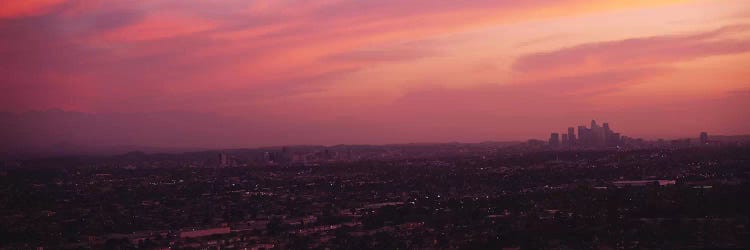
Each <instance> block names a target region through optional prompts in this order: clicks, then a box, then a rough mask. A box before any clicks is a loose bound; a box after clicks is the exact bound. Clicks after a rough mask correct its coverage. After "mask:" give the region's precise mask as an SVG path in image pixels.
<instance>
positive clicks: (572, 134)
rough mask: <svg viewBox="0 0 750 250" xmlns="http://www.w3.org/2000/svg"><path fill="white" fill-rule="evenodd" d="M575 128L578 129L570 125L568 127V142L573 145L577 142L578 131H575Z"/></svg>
mask: <svg viewBox="0 0 750 250" xmlns="http://www.w3.org/2000/svg"><path fill="white" fill-rule="evenodd" d="M575 130H576V129H575V128H573V127H569V128H568V144H570V145H571V146H572V145H575V144H576V133H575Z"/></svg>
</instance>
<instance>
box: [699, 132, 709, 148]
mask: <svg viewBox="0 0 750 250" xmlns="http://www.w3.org/2000/svg"><path fill="white" fill-rule="evenodd" d="M700 139H701V145H706V144H708V133H706V132H701V137H700Z"/></svg>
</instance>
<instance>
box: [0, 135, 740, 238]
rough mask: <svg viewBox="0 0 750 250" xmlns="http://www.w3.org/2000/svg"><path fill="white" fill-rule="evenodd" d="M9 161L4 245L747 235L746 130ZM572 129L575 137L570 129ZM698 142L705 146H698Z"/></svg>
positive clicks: (3, 173) (1, 175) (0, 207)
mask: <svg viewBox="0 0 750 250" xmlns="http://www.w3.org/2000/svg"><path fill="white" fill-rule="evenodd" d="M574 132H575V131H574V129H573V128H572V127H571V128H569V129H568V132H567V133H565V134H563V136H562V138H563V139H562V140H560V137H559V134H557V133H552V135H551V137H550V139H549V142H544V141H541V140H529V141H527V142H505V143H503V142H484V143H442V144H403V145H379V146H378V145H338V146H285V147H273V148H256V149H231V150H221V151H201V152H185V153H176V154H175V153H172V154H170V153H144V152H130V153H126V154H120V155H112V156H88V157H86V156H62V157H61V156H56V157H47V158H16V159H12V158H10V159H6V160H4V161H2V164H3V165H0V180H2V181H0V183H2V184H1V185H0V189H2V192H3V193H4V194H7V195H5V196H4V197H3V199H2V202H0V211H2V213H0V218H1V219H2V221H3V222H4V223H3V227H2V228H1V229H0V230H2V231H1V232H0V233H2V235H3V237H2V241H0V247H2V248H3V249H81V248H83V249H89V248H93V249H102V248H105V249H132V248H138V249H141V248H143V249H309V248H313V249H351V248H368V249H369V248H378V249H383V248H385V249H397V248H400V249H538V248H544V249H634V248H637V249H642V248H648V249H653V248H659V249H661V248H669V249H693V248H723V249H741V248H746V247H748V246H750V241H748V239H750V237H749V236H750V230H748V225H749V224H750V218H749V217H748V216H749V215H750V210H748V208H750V204H748V201H747V199H738V198H739V197H745V196H747V195H748V190H750V188H748V185H750V182H748V181H749V180H750V168H748V166H750V165H748V164H749V163H750V136H718V137H711V136H709V135H708V134H707V133H705V132H702V133H700V134H699V135H697V137H696V138H697V140H693V139H692V138H685V139H676V140H671V141H669V142H665V141H664V140H642V139H631V138H628V137H626V136H621V135H620V134H618V133H615V132H614V131H612V130H611V128H610V125H609V124H607V123H604V124H602V126H598V125H597V124H596V123H595V122H594V121H592V122H591V127H589V128H587V127H585V126H579V127H578V133H574ZM571 138H572V139H571ZM693 141H695V142H693Z"/></svg>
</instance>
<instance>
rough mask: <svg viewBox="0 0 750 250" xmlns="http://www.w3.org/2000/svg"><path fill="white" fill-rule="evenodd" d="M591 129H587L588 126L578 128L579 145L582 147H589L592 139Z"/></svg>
mask: <svg viewBox="0 0 750 250" xmlns="http://www.w3.org/2000/svg"><path fill="white" fill-rule="evenodd" d="M590 131H591V130H590V129H588V128H586V126H578V141H577V142H578V144H579V145H581V146H588V145H589V142H590V141H591V139H590V136H589V134H590Z"/></svg>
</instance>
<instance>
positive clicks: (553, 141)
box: [549, 133, 560, 147]
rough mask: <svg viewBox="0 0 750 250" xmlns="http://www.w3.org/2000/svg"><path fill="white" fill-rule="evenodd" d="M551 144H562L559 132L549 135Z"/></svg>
mask: <svg viewBox="0 0 750 250" xmlns="http://www.w3.org/2000/svg"><path fill="white" fill-rule="evenodd" d="M549 145H550V146H555V147H557V146H559V145H560V134H558V133H552V134H551V135H550V136H549Z"/></svg>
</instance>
